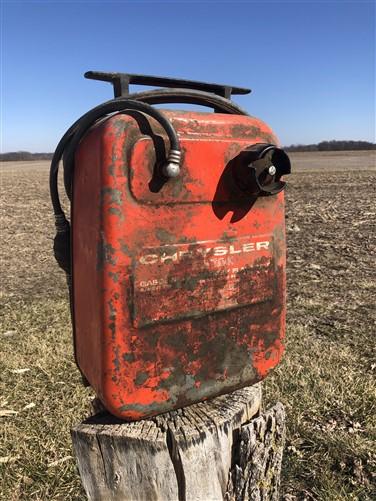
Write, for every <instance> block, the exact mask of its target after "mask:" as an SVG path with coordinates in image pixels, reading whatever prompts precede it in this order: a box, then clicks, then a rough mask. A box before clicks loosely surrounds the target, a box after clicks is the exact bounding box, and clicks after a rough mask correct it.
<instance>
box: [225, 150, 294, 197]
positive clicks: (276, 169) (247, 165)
mask: <svg viewBox="0 0 376 501" xmlns="http://www.w3.org/2000/svg"><path fill="white" fill-rule="evenodd" d="M232 164H233V176H234V179H235V182H236V184H237V186H238V187H239V188H240V189H241V190H242V191H244V192H246V193H248V194H250V195H253V196H270V195H276V194H277V193H279V192H280V191H282V190H283V189H284V188H285V186H286V183H285V182H284V181H281V177H282V176H284V175H287V174H290V172H291V163H290V159H289V157H288V156H287V154H286V152H285V151H284V150H282V149H281V148H278V147H277V146H275V145H273V144H265V143H257V144H254V145H252V146H248V147H247V148H245V149H244V150H243V151H241V152H240V153H239V154H238V155H237V156H236V157H235V158H234V159H233V161H232Z"/></svg>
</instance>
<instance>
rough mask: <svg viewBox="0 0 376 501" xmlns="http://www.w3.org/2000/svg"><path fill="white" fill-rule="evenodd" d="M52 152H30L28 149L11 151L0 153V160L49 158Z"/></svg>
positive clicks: (13, 160) (15, 160)
mask: <svg viewBox="0 0 376 501" xmlns="http://www.w3.org/2000/svg"><path fill="white" fill-rule="evenodd" d="M52 155H53V153H30V152H29V151H11V152H9V153H0V162H17V161H20V160H22V161H24V162H25V161H27V160H51V158H52Z"/></svg>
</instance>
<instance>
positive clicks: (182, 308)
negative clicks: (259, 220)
mask: <svg viewBox="0 0 376 501" xmlns="http://www.w3.org/2000/svg"><path fill="white" fill-rule="evenodd" d="M133 279H134V301H133V307H134V311H133V319H134V324H135V326H137V327H142V326H146V325H150V324H153V323H154V322H159V321H164V320H173V319H179V318H189V317H193V316H200V315H203V314H205V313H210V312H214V311H220V310H225V309H229V308H234V307H238V306H241V305H246V304H254V303H259V302H263V301H267V300H269V299H271V298H272V297H273V292H274V280H275V270H274V259H273V240H272V236H271V235H266V236H265V235H264V236H259V237H256V238H255V237H243V238H240V239H237V240H235V241H226V242H218V241H204V242H197V243H195V244H179V245H168V246H162V247H155V248H145V249H143V251H142V253H140V255H139V256H138V257H137V259H136V260H135V261H134V275H133Z"/></svg>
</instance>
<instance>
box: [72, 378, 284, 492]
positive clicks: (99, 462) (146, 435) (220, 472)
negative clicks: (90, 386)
mask: <svg viewBox="0 0 376 501" xmlns="http://www.w3.org/2000/svg"><path fill="white" fill-rule="evenodd" d="M260 409H261V386H260V385H255V386H252V387H249V388H244V389H241V390H237V391H235V392H233V393H231V394H228V395H223V396H220V397H217V398H215V399H213V400H210V401H207V402H202V403H198V404H194V405H192V406H190V407H186V408H184V409H179V410H177V411H173V412H169V413H166V414H163V415H161V416H157V417H154V418H150V419H145V420H143V421H137V422H134V423H124V422H122V421H120V420H117V419H116V418H114V417H113V416H111V415H109V414H108V413H106V412H102V413H100V414H97V415H96V416H94V417H91V418H89V419H87V420H86V421H85V422H84V423H82V424H79V425H78V426H76V427H74V428H73V429H72V440H73V446H74V450H75V453H76V457H77V462H78V468H79V471H80V475H81V480H82V483H83V486H84V488H85V491H86V494H87V496H88V499H89V500H90V501H126V500H127V501H153V500H158V501H170V500H171V501H172V500H174V501H175V500H176V501H183V500H187V501H191V500H192V501H193V500H194V501H220V500H226V501H240V500H256V501H258V500H268V501H269V500H277V499H278V498H279V494H278V491H279V482H280V470H281V461H282V450H283V444H284V436H285V413H284V409H283V406H282V404H280V403H278V404H277V405H275V406H274V407H273V408H272V409H270V410H268V411H267V412H264V413H260Z"/></svg>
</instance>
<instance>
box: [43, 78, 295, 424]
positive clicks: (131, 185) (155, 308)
mask: <svg viewBox="0 0 376 501" xmlns="http://www.w3.org/2000/svg"><path fill="white" fill-rule="evenodd" d="M86 76H87V77H89V78H96V79H100V80H107V81H110V82H112V83H113V85H114V89H115V99H113V100H112V101H110V102H109V103H113V102H115V103H120V102H122V101H124V102H125V100H128V101H129V102H130V103H132V102H133V103H134V102H138V103H142V104H145V106H144V108H142V106H141V107H140V108H138V107H137V106H136V105H134V107H133V108H132V109H131V108H129V106H128V107H124V108H122V109H117V108H116V106H115V105H111V106H112V107H111V106H110V105H108V106H107V108H106V109H111V112H109V113H110V114H108V113H107V114H105V115H104V114H103V115H100V116H97V115H95V118H92V119H91V121H90V120H88V121H87V123H86V126H85V128H83V129H82V133H81V136H80V138H79V140H77V141H76V144H74V148H73V146H72V144H73V143H74V141H75V138H74V135H75V134H77V130H79V128H80V122H79V121H78V122H76V124H74V127H73V126H72V127H73V128H71V129H72V130H71V131H70V134H69V135H68V136H69V138H68V142H71V143H72V144H71V145H70V146H71V149H72V148H73V150H72V151H71V152H68V153H67V156H68V159H66V158H65V163H68V164H69V165H68V166H67V165H65V184H66V189H67V192H68V194H69V196H70V198H71V204H72V208H71V223H70V225H69V223H68V221H67V220H66V219H63V216H62V214H60V213H57V212H58V211H57V210H56V203H55V205H54V207H55V215H56V221H57V228H58V236H59V235H60V237H59V238H60V240H58V241H55V254H56V255H57V259H58V260H59V259H60V261H59V262H60V265H61V266H62V267H63V268H64V269H65V271H67V273H68V275H69V277H71V302H72V318H73V329H74V344H75V354H76V360H77V364H78V366H79V368H80V370H81V372H82V374H83V375H84V377H85V378H86V379H87V381H88V382H89V384H90V385H91V386H92V387H93V388H94V390H95V391H96V393H97V395H98V396H99V398H100V399H101V400H102V402H103V404H104V405H105V407H106V408H107V409H108V410H109V411H110V412H111V413H113V414H114V415H116V416H118V417H120V418H122V419H125V420H137V419H141V418H144V417H147V416H152V415H155V414H159V413H163V412H166V411H169V410H171V409H175V408H179V407H183V406H186V405H189V404H191V403H194V402H197V401H200V400H204V399H207V398H210V397H214V396H217V395H219V394H223V393H227V392H230V391H232V390H235V389H237V388H240V387H243V386H246V385H251V384H254V383H256V382H257V381H260V380H261V379H263V378H264V377H265V376H266V375H267V374H268V372H269V371H270V370H271V369H272V368H273V367H275V366H276V364H278V362H279V361H280V359H281V355H282V352H283V339H284V335H285V290H286V281H285V254H286V243H285V223H284V192H283V188H284V186H285V183H284V181H283V180H282V176H283V175H286V174H288V173H289V172H290V162H289V159H288V157H287V155H286V153H285V152H284V151H283V150H282V149H281V148H280V147H279V146H278V140H277V138H276V136H275V135H274V133H273V132H272V130H271V129H270V127H269V126H267V125H266V124H265V123H264V122H262V121H261V120H259V119H257V118H254V117H252V116H249V115H248V114H246V113H245V112H244V111H243V110H241V109H240V108H239V107H238V106H236V105H235V104H234V103H233V102H232V101H231V100H230V99H229V98H230V97H231V94H236V93H246V92H248V90H247V89H242V88H236V87H231V86H221V85H217V84H215V85H214V84H206V83H201V82H190V81H181V80H174V79H166V78H160V77H158V78H157V77H146V76H143V75H128V74H104V73H94V72H90V73H88V74H87V75H86ZM129 83H140V84H147V85H157V86H161V85H162V86H164V87H166V88H164V89H156V90H154V91H147V92H141V93H138V94H130V95H129V89H128V86H129ZM171 87H172V88H171ZM178 101H179V102H186V103H187V102H188V103H195V104H203V105H206V106H209V107H212V108H214V110H215V113H213V112H201V111H182V110H180V111H172V110H158V111H157V112H156V113H158V114H161V115H163V117H164V119H165V122H166V121H167V122H168V124H169V127H172V128H173V130H174V132H175V134H176V136H177V138H178V142H176V144H175V145H174V147H172V146H173V145H172V140H171V134H172V132H171V130H170V129H169V128H168V126H167V125H166V123H165V122H162V121H161V120H159V115H155V116H152V115H151V112H150V113H149V111H148V110H149V108H152V106H151V104H160V103H164V102H169V103H170V102H178ZM153 109H155V108H154V107H153ZM66 142H67V141H66ZM63 146H64V145H63ZM63 146H61V147H60V150H59V152H58V156H59V155H60V156H62V152H63V149H64V148H63ZM65 146H66V144H65ZM69 155H70V157H69ZM55 160H56V159H55ZM55 163H56V162H55ZM55 171H56V166H55V170H54V168H52V169H51V173H52V174H51V179H52V182H51V183H52V184H51V186H52V191H53V189H54V181H53V179H54V178H53V176H54V175H55ZM55 202H56V201H55ZM63 237H64V238H65V240H64V238H63ZM69 237H70V244H68V243H67V242H68V240H69ZM57 238H58V237H57ZM62 240H64V242H63V243H62ZM69 245H70V246H71V247H70V248H71V252H70V257H67V253H68V250H67V249H68V248H69ZM62 254H63V255H64V256H65V259H62V257H61V256H62ZM62 261H64V263H63V264H62Z"/></svg>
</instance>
